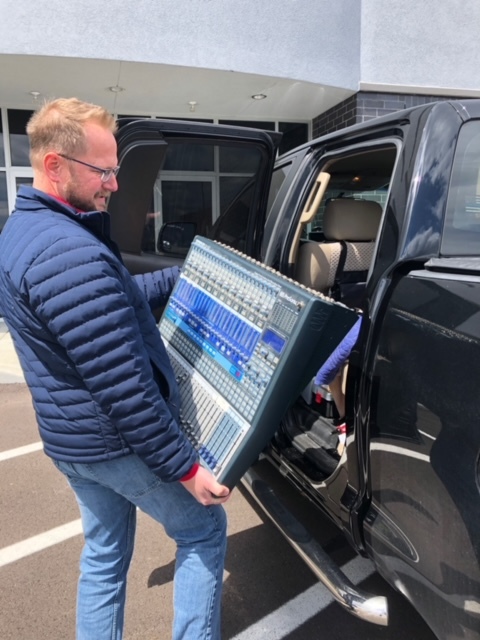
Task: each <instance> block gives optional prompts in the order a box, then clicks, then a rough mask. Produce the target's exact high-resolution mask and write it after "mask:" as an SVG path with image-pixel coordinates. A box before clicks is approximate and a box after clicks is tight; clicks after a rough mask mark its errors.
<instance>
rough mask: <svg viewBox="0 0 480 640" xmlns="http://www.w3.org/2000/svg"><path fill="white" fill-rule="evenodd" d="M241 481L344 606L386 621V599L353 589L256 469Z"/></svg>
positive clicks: (370, 618)
mask: <svg viewBox="0 0 480 640" xmlns="http://www.w3.org/2000/svg"><path fill="white" fill-rule="evenodd" d="M242 484H243V485H244V486H245V488H246V489H247V490H248V492H249V493H250V494H251V495H252V497H253V498H254V499H255V501H256V502H257V503H258V504H259V505H260V506H261V507H262V509H263V510H264V511H265V513H266V514H267V515H268V517H269V518H270V519H271V520H272V521H273V523H274V524H275V525H276V526H277V527H278V529H279V530H280V531H281V533H282V534H283V535H284V536H285V538H286V539H287V540H288V542H289V543H290V544H291V545H292V547H293V548H294V549H295V551H297V553H298V554H299V555H300V557H301V558H302V559H303V560H304V561H305V562H306V563H307V565H308V566H309V567H310V569H311V570H312V571H313V573H314V574H315V575H316V576H317V578H318V579H319V580H320V582H321V583H322V584H323V585H325V587H326V588H327V589H328V590H329V591H330V593H331V594H332V596H333V597H334V598H335V600H336V601H337V602H338V603H339V604H340V605H341V606H342V607H343V608H344V609H346V610H347V611H348V612H349V613H352V614H353V615H355V616H357V617H358V618H361V619H362V620H366V621H367V622H373V623H374V624H378V625H382V626H387V625H388V604H387V599H386V598H385V597H384V596H372V595H370V594H368V593H364V592H363V593H362V592H361V591H359V590H358V589H356V588H355V587H354V585H353V584H352V583H351V582H350V580H349V579H348V578H347V576H346V575H345V574H344V573H343V572H342V571H341V570H340V568H339V567H338V566H337V565H336V564H335V563H334V561H333V560H332V559H331V558H330V556H329V555H328V554H327V553H326V552H325V551H324V550H323V549H322V547H321V546H320V545H319V544H318V543H317V542H316V541H315V540H314V539H313V538H312V536H311V535H310V534H309V533H308V531H307V530H306V529H305V528H304V526H303V525H302V524H301V523H300V522H299V521H298V520H297V519H296V518H295V516H294V515H293V514H292V513H291V512H290V511H288V510H287V508H286V507H285V505H284V504H283V503H282V502H281V501H280V500H279V498H277V496H276V495H275V493H274V491H273V489H272V488H271V487H270V486H269V485H268V484H267V483H266V482H264V481H263V480H261V478H260V477H259V476H258V475H257V474H256V473H255V471H253V470H252V469H249V470H248V471H247V473H246V474H245V475H244V476H243V478H242Z"/></svg>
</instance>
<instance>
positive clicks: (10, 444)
mask: <svg viewBox="0 0 480 640" xmlns="http://www.w3.org/2000/svg"><path fill="white" fill-rule="evenodd" d="M7 343H8V335H7V334H6V332H5V331H3V333H0V365H1V366H0V370H1V371H0V478H1V483H0V508H1V513H2V525H1V527H0V592H1V594H2V606H1V609H0V638H1V639H2V640H57V639H58V640H66V639H72V638H74V620H75V589H76V581H77V575H78V574H77V571H78V557H79V554H80V550H81V547H82V536H81V527H80V522H79V519H78V518H79V516H78V510H77V506H76V503H75V500H74V497H73V494H72V493H71V492H70V489H69V488H68V486H67V484H66V481H65V480H64V478H63V476H61V474H59V473H58V472H57V471H56V469H55V468H54V467H53V465H52V464H51V462H50V461H49V460H48V458H47V457H46V456H45V455H44V454H43V451H42V448H41V444H40V442H39V440H38V433H37V429H36V425H35V419H34V414H33V410H32V407H31V401H30V395H29V391H28V389H27V387H26V386H25V384H23V382H22V374H21V372H20V371H19V370H18V363H17V364H15V354H14V352H13V351H10V350H9V349H10V346H11V345H7ZM9 358H10V360H9ZM9 363H10V364H9ZM263 471H264V473H265V474H266V475H267V476H269V479H270V480H271V482H272V484H273V485H274V487H276V488H277V489H280V490H281V491H282V495H283V496H285V498H286V500H287V502H288V504H289V507H290V508H291V509H292V510H294V511H295V512H296V514H297V515H299V516H300V517H302V520H303V521H304V522H305V523H306V524H307V526H308V528H309V529H310V531H312V533H314V534H315V536H316V537H317V538H318V539H319V540H321V542H322V543H323V545H324V547H325V549H326V550H327V551H328V552H329V553H330V554H331V555H332V556H333V557H334V558H335V560H336V561H337V562H338V563H339V564H340V565H341V566H343V567H344V568H345V571H346V573H347V575H349V577H350V578H351V580H352V581H353V582H354V583H355V584H357V585H358V586H359V588H362V589H364V590H366V591H369V592H371V593H375V594H378V595H385V596H387V597H388V598H389V604H390V625H389V626H388V627H376V626H373V625H371V624H369V623H366V622H363V621H360V620H357V619H356V618H354V617H352V616H351V615H349V614H348V613H346V612H344V611H343V610H342V609H341V608H340V607H339V606H338V605H337V604H335V603H333V602H332V598H331V596H330V595H329V593H328V592H327V590H326V589H325V588H324V587H323V586H321V585H319V584H318V583H317V581H316V580H315V578H314V576H313V575H312V573H311V572H310V570H309V569H308V568H307V567H306V566H305V565H304V564H303V563H302V562H301V560H300V559H299V558H298V557H297V555H296V554H295V552H294V551H293V550H292V549H291V548H290V546H289V545H288V543H287V542H286V541H285V540H284V539H283V537H282V536H281V534H280V533H279V532H278V531H277V530H276V529H275V528H274V526H273V525H272V524H271V523H270V522H269V521H268V520H267V518H266V517H265V516H263V514H262V513H260V512H259V511H257V509H256V508H255V506H254V505H253V504H252V503H251V502H250V499H249V498H248V496H247V495H246V494H245V493H244V492H243V490H242V489H236V490H235V491H234V492H233V495H232V497H231V499H230V500H229V502H228V503H227V505H226V508H227V512H228V517H229V547H228V555H227V562H226V568H225V575H224V598H223V638H224V640H274V639H281V638H285V639H288V640H310V639H312V640H316V639H317V638H318V639H322V640H323V639H325V640H326V639H328V640H337V639H338V640H340V639H342V640H350V639H351V640H354V639H355V640H359V639H362V638H363V639H364V640H376V639H377V638H378V639H380V638H382V639H386V640H412V639H414V640H434V637H433V635H432V634H431V632H430V631H429V630H428V629H427V628H426V627H425V625H424V623H423V622H422V621H421V620H420V618H419V617H418V615H417V614H416V613H415V612H414V611H413V609H412V608H411V607H410V606H409V605H408V604H407V603H406V602H405V601H404V600H403V598H402V597H401V596H400V595H399V594H397V593H396V592H394V591H393V590H392V589H390V587H389V586H388V585H387V584H386V583H385V582H384V581H383V580H382V579H381V578H380V576H379V575H378V574H376V573H375V571H374V569H373V566H372V565H371V564H370V563H369V561H368V560H365V559H362V558H358V557H356V556H355V555H354V554H353V552H352V551H351V549H350V548H349V547H348V546H347V545H346V544H345V543H344V542H343V540H342V539H341V538H340V537H339V536H338V535H337V532H336V530H335V529H334V528H333V527H332V525H330V524H329V523H328V522H327V521H325V520H323V519H322V518H320V517H319V515H318V514H317V513H316V512H314V511H312V509H311V507H310V505H309V504H308V503H307V502H306V501H305V502H303V501H302V500H301V499H299V497H298V495H297V494H295V492H293V490H290V488H289V487H288V486H286V485H285V484H284V481H283V479H282V478H281V477H279V476H278V474H276V473H274V472H273V470H272V472H269V471H268V469H263ZM174 553H175V549H174V545H173V544H172V542H171V541H170V540H169V539H168V538H167V536H166V535H165V534H164V533H163V530H162V529H161V528H160V527H159V526H158V525H157V524H156V523H155V522H153V521H151V520H150V519H149V518H148V517H147V516H145V515H144V514H142V513H139V522H138V531H137V543H136V551H135V555H134V559H133V563H132V567H131V571H130V576H129V591H128V605H127V611H126V627H125V639H126V640H137V639H138V640H140V639H141V640H157V639H161V640H164V639H165V640H167V639H168V638H169V637H170V626H171V619H172V604H171V601H172V584H173V563H174ZM92 640H94V639H92Z"/></svg>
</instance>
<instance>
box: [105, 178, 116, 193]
mask: <svg viewBox="0 0 480 640" xmlns="http://www.w3.org/2000/svg"><path fill="white" fill-rule="evenodd" d="M103 186H104V188H105V189H107V190H108V191H111V192H113V191H117V190H118V181H117V176H114V175H113V174H112V175H111V176H110V178H109V179H108V180H106V181H105V182H104V183H103Z"/></svg>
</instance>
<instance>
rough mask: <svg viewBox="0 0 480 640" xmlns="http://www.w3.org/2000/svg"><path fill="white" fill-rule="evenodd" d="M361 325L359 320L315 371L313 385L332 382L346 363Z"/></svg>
mask: <svg viewBox="0 0 480 640" xmlns="http://www.w3.org/2000/svg"><path fill="white" fill-rule="evenodd" d="M361 323H362V319H361V318H359V319H358V320H357V321H356V323H355V324H354V325H353V327H352V328H351V329H350V331H349V332H348V333H347V335H346V336H345V338H344V339H343V340H342V342H340V344H339V345H338V347H337V348H336V349H335V350H334V351H333V352H332V353H331V354H330V356H329V357H328V358H327V360H326V361H325V362H324V364H323V365H322V366H321V367H320V369H319V370H318V371H317V375H316V376H315V380H314V384H316V385H322V384H330V382H332V380H333V379H334V378H335V376H336V375H337V373H338V371H339V370H340V367H341V366H342V365H343V364H344V363H345V362H346V360H347V358H348V356H349V355H350V352H351V351H352V349H353V347H354V346H355V343H356V341H357V338H358V334H359V332H360V325H361Z"/></svg>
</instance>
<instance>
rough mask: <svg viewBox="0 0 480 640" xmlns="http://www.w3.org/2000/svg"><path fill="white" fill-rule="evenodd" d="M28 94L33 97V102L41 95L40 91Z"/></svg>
mask: <svg viewBox="0 0 480 640" xmlns="http://www.w3.org/2000/svg"><path fill="white" fill-rule="evenodd" d="M28 93H29V94H30V95H31V96H33V99H34V100H37V99H38V98H39V97H40V96H41V95H42V94H41V93H40V91H29V92H28Z"/></svg>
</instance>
